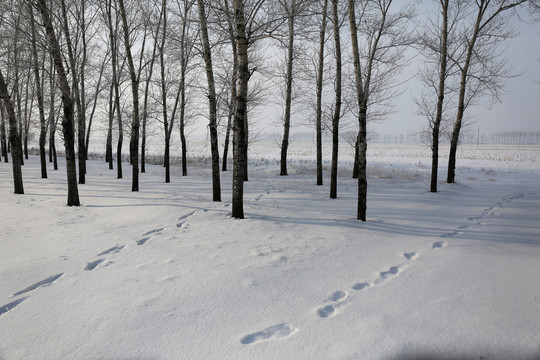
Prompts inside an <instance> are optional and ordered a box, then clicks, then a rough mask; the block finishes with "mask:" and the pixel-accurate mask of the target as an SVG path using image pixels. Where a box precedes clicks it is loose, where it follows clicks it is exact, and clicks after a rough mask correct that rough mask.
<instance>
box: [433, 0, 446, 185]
mask: <svg viewBox="0 0 540 360" xmlns="http://www.w3.org/2000/svg"><path fill="white" fill-rule="evenodd" d="M448 3H449V0H444V1H441V6H442V9H441V10H442V11H441V16H442V29H441V54H440V56H441V60H440V61H441V62H440V68H439V89H438V97H437V113H436V114H435V121H434V122H433V134H432V135H433V136H432V140H431V152H432V154H431V183H430V187H429V191H430V192H433V193H434V192H437V177H438V171H439V137H440V128H441V121H442V113H443V105H444V93H445V80H446V64H447V41H448Z"/></svg>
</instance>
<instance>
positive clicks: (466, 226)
mask: <svg viewBox="0 0 540 360" xmlns="http://www.w3.org/2000/svg"><path fill="white" fill-rule="evenodd" d="M470 227H471V225H461V226H458V229H460V230H465V229H468V228H470Z"/></svg>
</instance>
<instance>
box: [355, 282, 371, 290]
mask: <svg viewBox="0 0 540 360" xmlns="http://www.w3.org/2000/svg"><path fill="white" fill-rule="evenodd" d="M371 285H372V284H371V283H369V282H362V283H358V284H354V285H353V287H352V288H353V289H354V290H357V291H358V290H364V289H365V288H368V287H370V286H371Z"/></svg>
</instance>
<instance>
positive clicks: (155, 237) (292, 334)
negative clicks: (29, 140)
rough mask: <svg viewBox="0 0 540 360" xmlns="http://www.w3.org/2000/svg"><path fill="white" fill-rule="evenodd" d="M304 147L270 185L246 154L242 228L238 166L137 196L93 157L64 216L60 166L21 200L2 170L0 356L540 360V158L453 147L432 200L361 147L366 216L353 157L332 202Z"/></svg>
mask: <svg viewBox="0 0 540 360" xmlns="http://www.w3.org/2000/svg"><path fill="white" fill-rule="evenodd" d="M274 146H275V145H274ZM312 148H313V147H312V145H309V144H307V145H306V144H296V145H295V146H292V147H291V165H290V167H289V173H290V175H289V176H287V177H280V176H278V175H277V174H278V173H279V172H278V169H279V168H278V164H277V162H276V160H275V159H276V157H275V155H274V154H275V153H276V151H275V150H274V149H273V148H270V145H268V144H266V145H264V144H258V145H257V144H254V146H253V147H252V155H251V159H252V160H253V166H252V167H251V168H250V181H249V182H247V183H246V188H245V213H246V219H244V220H233V219H232V218H231V217H230V210H231V209H230V194H231V191H230V190H231V172H227V173H222V190H223V191H222V194H223V202H219V203H218V202H212V201H211V197H212V195H211V179H210V172H209V170H208V169H206V168H203V167H201V166H191V168H190V169H189V171H190V175H189V176H188V177H183V178H182V177H180V176H179V171H178V169H177V168H175V169H174V172H173V177H172V183H171V184H165V183H164V182H163V179H164V171H163V168H162V167H160V166H148V168H147V173H146V174H141V184H140V189H141V191H140V192H137V193H133V192H131V191H130V189H131V186H130V176H129V175H130V171H128V170H127V169H128V165H127V164H126V165H125V170H124V173H125V174H127V176H126V178H125V179H121V180H117V179H116V170H113V171H111V170H108V169H107V166H106V164H105V163H103V162H98V161H90V162H89V164H88V175H87V184H86V185H81V186H80V187H79V191H80V196H81V202H82V206H80V207H74V208H69V207H67V206H65V202H66V197H67V191H66V185H65V167H64V163H63V162H62V160H61V163H60V171H56V172H53V171H52V170H49V179H47V180H42V179H40V172H39V161H38V160H39V159H38V158H37V157H31V158H30V159H29V160H28V161H27V163H26V165H25V166H24V169H23V174H24V181H25V183H24V185H25V191H26V194H25V195H15V194H13V186H12V178H11V164H5V163H1V164H0V239H1V240H0V284H1V286H0V359H2V360H12V359H122V360H125V359H140V360H146V359H152V360H154V359H156V360H157V359H205V360H206V359H235V360H238V359H265V360H266V359H272V360H274V359H419V358H422V359H426V358H430V357H431V358H437V359H539V358H540V148H539V147H538V146H536V147H535V146H530V147H519V148H516V147H504V146H498V147H494V146H491V147H490V146H486V147H475V146H469V147H463V148H462V150H461V151H460V153H459V155H460V158H459V160H458V165H459V168H458V172H457V177H458V179H459V181H458V183H457V184H452V185H448V184H445V183H444V182H443V181H442V180H443V179H444V176H445V175H446V171H445V170H444V163H445V160H444V159H443V160H441V170H440V174H441V182H440V192H439V193H437V194H431V193H429V192H428V191H427V189H428V184H429V164H430V160H429V149H427V148H425V147H421V146H418V145H410V144H404V145H392V146H389V145H374V146H371V147H370V159H369V165H368V166H369V198H368V218H369V221H368V222H366V223H361V222H358V221H356V220H355V216H356V182H355V180H353V179H351V178H350V163H351V162H350V153H347V151H346V150H344V151H342V154H343V159H344V162H343V164H342V166H341V168H340V178H339V184H338V194H339V198H338V199H336V200H331V199H329V198H328V193H329V179H328V175H329V173H328V172H326V173H325V185H324V186H322V187H317V186H315V185H314V184H315V170H314V165H313V162H312V157H313V153H312ZM204 151H206V150H204V149H200V150H199V153H203V152H204ZM310 153H311V154H310ZM257 154H259V155H257ZM347 156H349V160H347ZM326 160H327V161H328V160H329V158H328V157H327V158H326Z"/></svg>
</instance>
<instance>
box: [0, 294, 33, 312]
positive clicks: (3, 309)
mask: <svg viewBox="0 0 540 360" xmlns="http://www.w3.org/2000/svg"><path fill="white" fill-rule="evenodd" d="M26 299H27V298H25V297H23V298H20V299H17V300H15V301H12V302H10V303H8V304H5V305H2V306H0V315H3V314H5V313H7V312H8V311H10V310H12V309H13V308H14V307H16V306H17V305H19V304H20V303H22V302H23V301H24V300H26Z"/></svg>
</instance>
